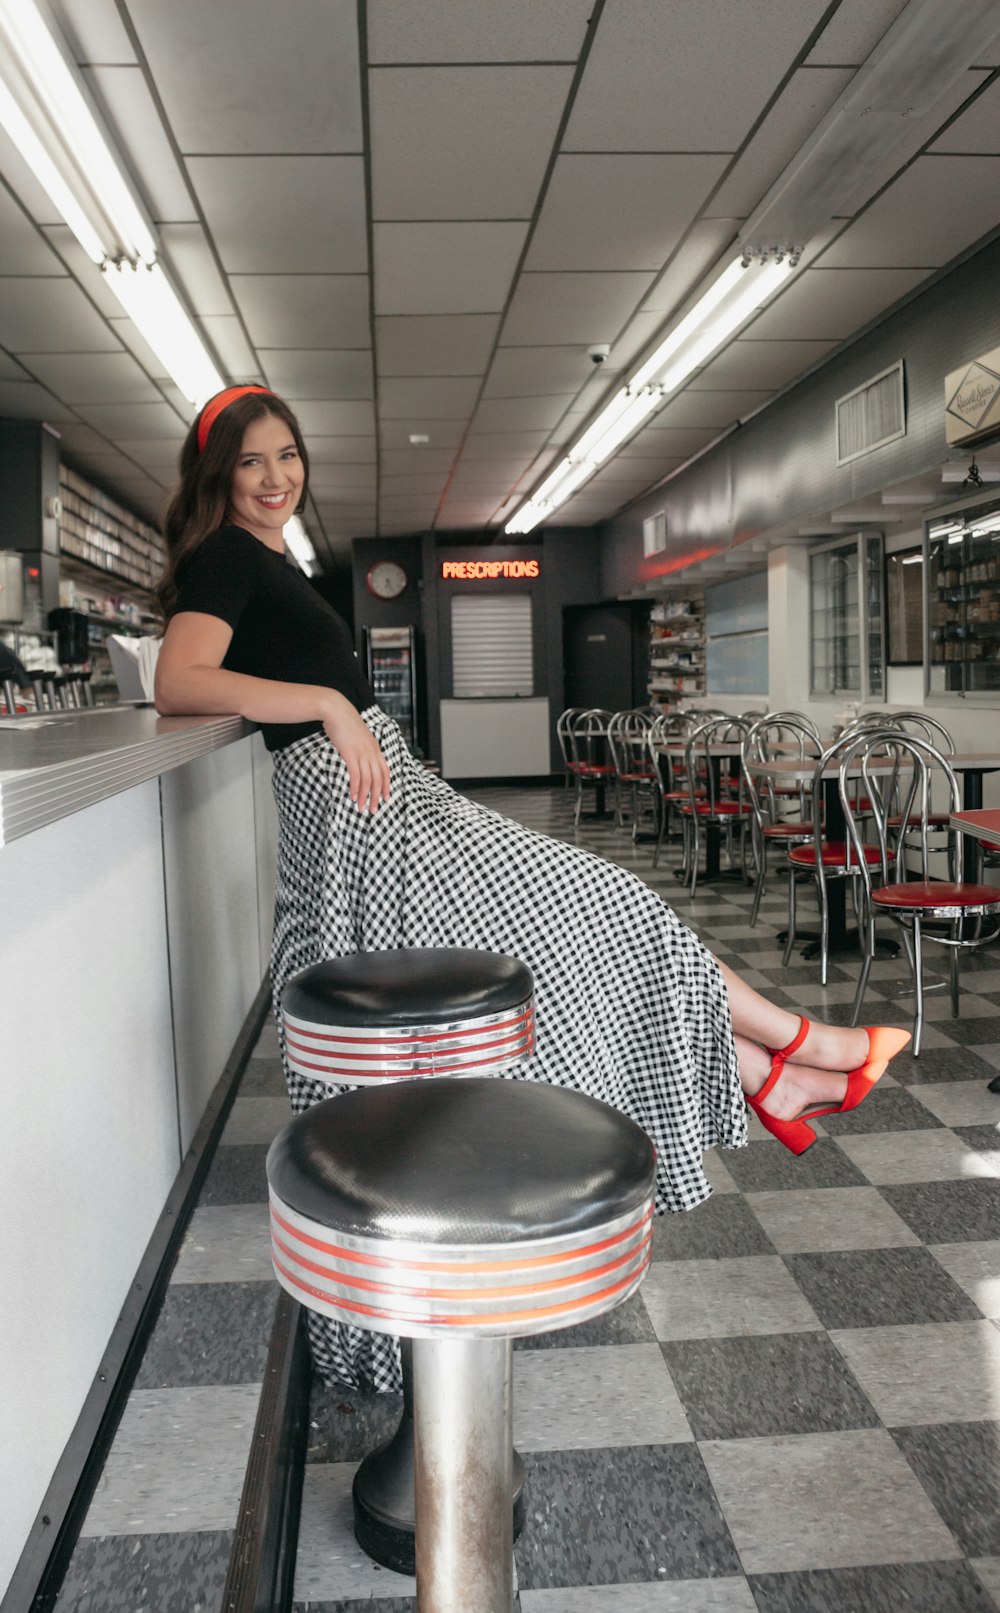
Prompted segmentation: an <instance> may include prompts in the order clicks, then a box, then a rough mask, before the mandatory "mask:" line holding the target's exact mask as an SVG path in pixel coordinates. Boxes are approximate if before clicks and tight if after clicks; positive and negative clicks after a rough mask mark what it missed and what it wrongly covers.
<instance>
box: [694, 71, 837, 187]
mask: <svg viewBox="0 0 1000 1613" xmlns="http://www.w3.org/2000/svg"><path fill="white" fill-rule="evenodd" d="M853 76H854V70H853V68H849V67H811V68H802V69H800V71H799V72H797V73H793V75H792V77H791V79H790V80H789V82H788V83H787V84H786V85H785V88H784V89H783V90H782V92H781V94H780V96H779V97H778V99H777V101H776V102H775V104H774V106H773V107H771V109H770V111H769V112H768V114H767V116H766V118H765V119H764V122H763V123H762V125H761V127H760V128H759V129H758V130H757V132H756V134H755V135H753V136H752V138H751V140H750V142H749V144H748V145H747V147H746V149H745V150H744V151H743V152H742V153H741V154H740V156H739V157H738V158H737V160H736V162H735V164H734V165H733V168H732V171H731V172H730V173H728V174H727V175H726V177H725V179H724V180H723V181H722V184H721V185H720V186H719V189H718V190H717V191H716V193H715V195H714V196H713V197H712V200H711V201H710V202H709V204H708V206H707V207H706V208H705V213H706V215H707V217H709V218H745V217H746V216H747V214H749V213H752V212H753V210H754V208H755V207H756V206H757V204H758V203H759V202H760V201H761V200H762V198H763V197H764V196H765V195H766V193H767V192H768V191H769V190H770V188H771V186H772V185H773V184H774V181H775V180H776V179H777V177H778V175H779V174H780V173H782V172H783V171H784V169H785V168H786V167H787V166H788V164H789V163H790V162H791V161H792V158H793V157H795V156H796V155H797V154H798V152H799V149H800V147H801V146H802V145H804V144H805V141H806V140H807V139H808V137H809V136H810V135H811V134H812V132H813V130H814V129H815V128H816V125H817V124H818V123H819V122H820V121H821V120H822V119H823V118H824V117H825V116H826V114H827V112H828V111H829V109H830V107H831V106H832V105H833V103H834V101H836V99H837V97H838V96H839V95H840V94H841V92H842V91H843V89H844V88H845V86H846V85H847V84H848V83H849V82H850V80H851V79H852V78H853Z"/></svg>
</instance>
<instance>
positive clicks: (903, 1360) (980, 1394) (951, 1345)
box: [830, 1322, 1000, 1425]
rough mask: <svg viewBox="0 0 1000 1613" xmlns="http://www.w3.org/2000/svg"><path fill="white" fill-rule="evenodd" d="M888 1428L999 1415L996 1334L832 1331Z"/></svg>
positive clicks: (981, 1329)
mask: <svg viewBox="0 0 1000 1613" xmlns="http://www.w3.org/2000/svg"><path fill="white" fill-rule="evenodd" d="M830 1337H831V1339H832V1340H833V1342H834V1343H835V1344H836V1346H837V1348H838V1349H839V1350H840V1351H841V1353H842V1354H843V1356H844V1359H845V1360H846V1361H847V1363H848V1365H849V1366H850V1368H851V1371H852V1372H853V1373H854V1375H855V1377H856V1378H857V1380H858V1382H859V1383H860V1384H861V1385H862V1387H863V1388H864V1391H865V1393H866V1394H867V1395H868V1398H869V1399H870V1400H871V1402H872V1405H873V1406H874V1407H875V1409H876V1411H877V1412H878V1414H879V1416H880V1417H881V1418H882V1421H883V1422H884V1423H886V1424H891V1425H898V1424H901V1423H948V1422H978V1421H981V1420H983V1419H987V1420H988V1419H990V1418H992V1417H996V1416H998V1415H1000V1332H998V1331H997V1329H996V1328H995V1327H994V1326H993V1324H992V1322H953V1323H928V1324H924V1325H918V1326H914V1327H871V1328H864V1329H854V1330H850V1331H846V1330H845V1331H837V1332H831V1334H830Z"/></svg>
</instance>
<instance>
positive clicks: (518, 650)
mask: <svg viewBox="0 0 1000 1613" xmlns="http://www.w3.org/2000/svg"><path fill="white" fill-rule="evenodd" d="M451 654H452V692H453V695H454V698H455V699H456V700H474V699H476V698H479V699H482V698H484V697H492V698H493V699H494V700H496V699H503V698H505V697H506V698H510V697H511V696H513V695H533V694H534V692H535V664H534V656H533V653H532V644H531V596H530V595H529V594H455V595H454V596H453V598H452V601H451Z"/></svg>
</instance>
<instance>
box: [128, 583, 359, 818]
mask: <svg viewBox="0 0 1000 1613" xmlns="http://www.w3.org/2000/svg"><path fill="white" fill-rule="evenodd" d="M232 636H233V630H232V628H231V627H230V626H229V625H228V623H226V622H224V621H223V620H222V619H221V617H219V616H209V615H208V614H207V613H206V612H204V611H179V612H178V614H177V615H176V616H173V617H171V619H170V621H169V623H168V624H167V630H166V633H165V634H164V637H163V644H162V646H161V648H160V655H159V659H158V661H157V664H156V689H155V698H156V709H157V711H158V712H159V713H160V716H161V717H178V716H194V715H198V716H203V715H213V716H214V715H216V714H219V715H222V714H225V715H229V714H233V715H235V716H238V717H246V718H248V720H249V721H251V722H262V723H304V722H321V723H322V724H323V727H324V729H325V730H326V734H327V737H328V739H329V740H330V742H331V744H332V745H334V747H335V748H336V749H337V750H338V751H339V752H340V755H341V756H342V758H343V760H344V763H345V764H346V767H347V771H348V775H349V777H350V783H351V800H352V801H354V802H355V804H356V805H357V807H358V810H359V811H361V812H364V811H369V812H375V811H376V810H377V808H378V804H379V802H380V801H388V799H389V768H388V766H387V764H386V760H385V757H384V756H383V755H382V752H381V750H380V749H379V745H378V742H377V740H376V739H375V737H374V735H373V734H372V732H371V730H370V729H369V728H367V727H366V725H365V724H364V723H363V722H362V721H361V718H360V716H359V715H358V713H357V711H356V710H355V708H354V707H353V706H352V705H351V702H350V701H349V700H348V699H347V698H346V697H345V696H344V695H342V694H339V693H338V692H337V690H336V689H325V688H323V687H322V686H321V685H319V684H310V683H279V682H277V681H276V680H274V679H271V678H251V677H248V676H247V675H245V674H244V673H242V672H228V671H227V670H226V669H225V668H224V667H223V665H222V661H223V657H224V656H225V653H226V651H227V650H228V648H229V644H230V641H231V639H232Z"/></svg>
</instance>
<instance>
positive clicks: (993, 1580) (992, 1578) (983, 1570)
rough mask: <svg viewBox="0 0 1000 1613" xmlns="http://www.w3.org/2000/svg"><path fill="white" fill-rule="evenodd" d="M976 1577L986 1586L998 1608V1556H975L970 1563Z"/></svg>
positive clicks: (999, 1565) (999, 1594) (999, 1595)
mask: <svg viewBox="0 0 1000 1613" xmlns="http://www.w3.org/2000/svg"><path fill="white" fill-rule="evenodd" d="M971 1567H972V1570H973V1572H974V1574H975V1575H976V1578H977V1579H978V1580H979V1581H980V1583H981V1584H982V1585H984V1586H985V1587H986V1590H987V1591H988V1593H989V1595H990V1596H992V1598H993V1601H994V1603H995V1604H996V1607H997V1609H1000V1557H977V1558H976V1559H975V1561H974V1562H973V1563H972V1564H971Z"/></svg>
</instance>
